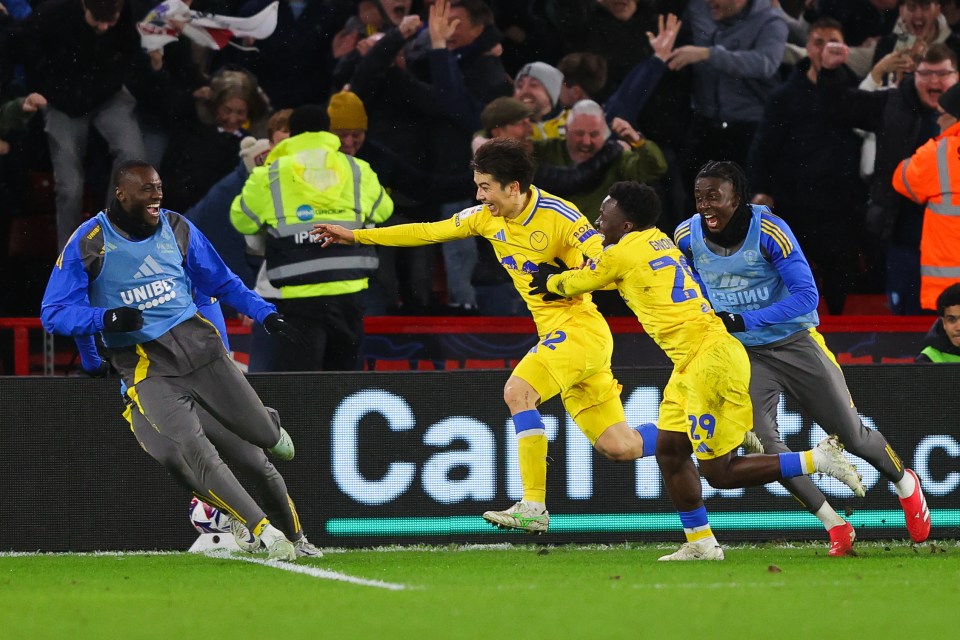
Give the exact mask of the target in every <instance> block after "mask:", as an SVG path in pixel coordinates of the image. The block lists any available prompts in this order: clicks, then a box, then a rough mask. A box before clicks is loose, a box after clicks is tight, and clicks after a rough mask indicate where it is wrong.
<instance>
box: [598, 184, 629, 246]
mask: <svg viewBox="0 0 960 640" xmlns="http://www.w3.org/2000/svg"><path fill="white" fill-rule="evenodd" d="M593 226H595V227H596V228H597V231H598V232H599V233H600V235H601V236H603V246H605V247H608V246H610V245H612V244H617V243H618V242H620V239H621V238H622V237H623V236H624V235H626V234H628V233H630V232H631V231H633V223H632V222H630V221H629V220H627V217H626V216H625V215H624V214H623V211H621V210H620V207H619V205H618V204H617V201H616V200H615V199H613V198H611V197H610V196H607V197H606V198H604V199H603V202H602V203H601V204H600V217H599V218H597V219H596V221H595V222H594V223H593Z"/></svg>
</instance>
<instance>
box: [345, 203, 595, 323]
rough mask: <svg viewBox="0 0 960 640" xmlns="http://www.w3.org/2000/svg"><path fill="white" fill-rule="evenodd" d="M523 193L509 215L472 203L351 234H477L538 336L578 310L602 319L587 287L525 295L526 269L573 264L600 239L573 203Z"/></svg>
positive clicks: (412, 241) (409, 238)
mask: <svg viewBox="0 0 960 640" xmlns="http://www.w3.org/2000/svg"><path fill="white" fill-rule="evenodd" d="M529 193H530V201H529V203H528V204H527V206H526V207H525V208H524V210H523V211H521V212H520V215H519V216H517V217H516V218H513V219H509V220H508V219H506V218H503V217H497V216H494V215H492V214H491V213H490V210H489V209H488V208H487V207H486V205H478V206H475V207H470V208H469V209H464V210H463V211H461V212H459V213H457V214H456V215H454V216H452V217H451V218H448V219H446V220H440V221H439V222H422V223H417V224H401V225H396V226H393V227H382V228H380V229H361V230H357V231H354V236H355V238H356V241H357V242H359V243H361V244H378V245H387V246H394V247H413V246H419V245H423V244H431V243H435V242H446V241H448V240H457V239H461V238H469V237H470V236H481V237H483V238H485V239H486V240H488V241H489V242H490V244H491V245H493V250H494V253H496V255H497V259H498V260H499V261H500V264H501V265H502V266H503V268H504V269H506V270H507V273H509V274H510V278H511V279H512V280H513V285H514V287H516V289H517V291H518V292H519V293H520V295H521V297H522V298H523V300H524V302H526V304H527V308H528V309H530V313H531V314H532V315H533V321H534V322H535V323H536V325H537V333H538V334H539V335H540V336H544V335H546V334H547V333H548V332H550V331H551V330H552V329H554V328H555V327H557V326H559V325H561V324H563V323H564V322H566V321H567V320H568V319H570V318H571V317H574V316H577V315H579V314H584V313H586V314H591V315H594V316H596V318H598V319H600V320H601V321H602V320H603V317H602V316H601V315H600V312H599V311H597V306H596V305H595V304H594V303H593V301H592V300H591V299H590V294H589V293H583V294H581V295H575V296H572V297H569V298H564V299H561V300H554V301H550V302H546V301H544V299H543V297H542V296H539V295H535V296H531V295H530V279H531V274H532V273H533V272H534V271H536V270H537V265H538V264H539V263H541V262H554V261H555V260H556V259H557V258H560V259H561V260H563V262H564V263H566V264H567V265H568V266H570V267H575V266H579V265H580V264H581V263H582V262H583V259H584V256H586V257H588V258H599V257H600V255H601V254H602V253H603V245H602V242H601V240H600V236H599V234H597V232H596V230H595V229H594V228H593V225H591V224H590V222H589V221H587V219H586V217H584V215H583V214H582V213H580V211H579V210H578V209H577V207H576V205H574V204H572V203H570V202H567V201H566V200H563V199H561V198H558V197H556V196H553V195H551V194H549V193H547V192H546V191H541V190H540V189H538V188H537V187H530V192H529Z"/></svg>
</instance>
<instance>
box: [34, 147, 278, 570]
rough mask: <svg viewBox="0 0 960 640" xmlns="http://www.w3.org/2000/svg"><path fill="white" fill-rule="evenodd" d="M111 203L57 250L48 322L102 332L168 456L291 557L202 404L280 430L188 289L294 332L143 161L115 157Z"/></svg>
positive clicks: (273, 432)
mask: <svg viewBox="0 0 960 640" xmlns="http://www.w3.org/2000/svg"><path fill="white" fill-rule="evenodd" d="M114 187H115V190H114V197H113V199H112V202H111V203H110V206H109V207H108V208H107V209H105V210H104V211H101V212H100V213H99V214H97V215H96V216H94V217H93V218H91V219H90V220H88V221H86V222H84V223H83V224H82V225H80V227H79V228H78V229H77V230H76V231H75V232H74V233H73V235H72V236H71V237H70V240H69V241H68V242H67V245H66V246H65V247H64V249H63V252H62V253H61V254H60V257H59V258H58V259H57V261H56V265H55V266H54V268H53V272H52V273H51V275H50V280H49V282H48V283H47V290H46V292H45V293H44V297H43V304H42V307H41V320H42V322H43V326H44V328H45V329H46V330H47V331H49V332H51V333H58V334H62V335H69V336H74V337H79V336H89V335H92V334H97V333H99V334H101V336H102V339H103V343H104V347H105V349H104V356H105V358H106V359H107V360H108V361H109V362H110V364H111V365H112V366H113V368H114V369H115V370H116V371H117V372H119V374H120V376H121V377H122V379H123V383H124V385H125V387H126V395H127V398H128V399H129V401H130V402H131V403H132V404H134V405H136V407H137V410H138V412H139V413H141V414H142V415H143V417H144V418H145V419H146V421H147V422H148V423H149V424H150V425H152V427H153V429H155V430H156V431H157V433H158V434H159V435H161V436H163V437H164V438H166V442H167V443H169V444H170V445H171V446H172V447H173V448H174V449H175V450H176V451H177V452H178V453H179V457H177V456H169V457H170V458H171V459H172V460H174V462H171V464H170V465H168V466H167V468H168V469H170V470H171V471H172V472H173V473H175V474H177V475H178V476H179V478H180V479H181V481H183V482H185V483H187V484H188V485H189V486H190V488H191V490H192V491H193V493H194V494H195V495H196V496H197V497H198V498H200V499H202V500H203V501H204V502H207V503H208V504H211V505H214V506H216V507H217V508H219V509H220V510H222V511H224V512H226V513H228V514H229V515H230V516H231V517H233V518H235V519H236V520H238V521H239V522H240V523H241V524H243V525H245V526H246V527H247V528H248V529H249V531H250V532H251V533H252V534H253V535H254V536H256V538H257V539H259V540H261V541H262V542H263V544H264V545H265V546H266V547H267V550H268V552H269V554H270V557H271V558H277V559H286V560H295V559H296V557H297V553H296V549H295V547H294V545H293V544H292V543H291V542H290V541H289V540H287V538H286V537H285V536H284V534H283V533H282V532H281V531H280V530H278V529H277V528H276V527H274V526H273V525H272V524H270V521H269V519H268V518H267V516H266V514H265V513H264V511H263V509H261V508H260V507H259V506H258V505H257V503H256V502H255V501H254V500H253V498H251V497H250V495H249V494H248V493H247V492H246V490H245V489H244V488H243V487H242V486H241V485H240V483H239V482H238V481H237V479H236V477H235V476H234V475H233V473H232V472H231V471H230V469H229V468H228V467H227V466H226V465H225V464H224V463H223V461H222V460H221V459H220V456H219V455H218V453H217V451H216V449H215V448H214V446H213V445H212V444H211V443H210V441H209V439H207V437H206V436H205V435H204V431H203V428H202V426H201V424H200V419H199V417H198V415H197V411H196V410H195V408H194V407H195V406H196V405H200V406H202V407H203V408H204V409H206V410H207V411H208V412H209V413H210V414H211V415H212V416H213V417H215V418H216V419H217V420H218V421H219V422H220V423H221V424H223V425H224V426H225V427H226V428H227V429H229V430H230V431H232V432H233V433H234V434H236V435H237V436H238V437H240V438H242V439H243V440H246V441H247V442H250V443H251V444H253V445H255V446H257V447H260V448H263V449H267V450H269V451H270V452H271V453H273V454H274V455H275V456H276V457H278V458H280V459H282V460H289V459H291V458H292V457H293V454H294V448H293V443H292V441H291V440H290V436H289V435H288V434H287V432H286V431H285V430H284V429H283V428H282V427H280V426H279V425H278V424H277V423H276V422H274V420H273V419H272V418H271V417H270V414H269V413H268V412H267V410H266V408H265V407H264V406H263V403H262V402H261V401H260V399H259V398H258V397H257V394H256V392H255V391H254V390H253V388H252V387H251V386H250V383H248V382H247V380H246V378H244V377H243V374H242V373H240V370H239V369H238V368H237V366H236V365H235V364H234V362H233V361H232V360H231V359H230V358H229V356H228V355H227V352H226V350H225V349H224V346H223V342H222V341H221V338H220V335H219V333H218V331H217V329H216V328H215V327H214V325H213V324H212V323H211V322H210V321H209V320H208V319H207V318H205V317H204V316H202V315H201V314H200V313H198V311H197V305H196V304H195V302H194V300H193V289H194V287H196V288H197V289H199V290H201V291H204V292H206V293H209V294H210V295H212V296H216V297H217V298H219V299H222V300H224V301H225V302H227V303H228V304H229V305H230V306H232V307H234V308H235V309H237V310H239V311H240V312H242V313H244V314H245V315H248V316H250V317H251V318H254V319H255V320H256V321H258V322H261V323H263V325H264V327H265V328H266V329H267V330H268V331H270V332H272V333H277V334H279V335H281V336H284V337H288V338H291V339H296V338H297V334H296V332H295V331H292V330H291V328H290V326H289V325H288V323H287V321H286V320H285V319H284V318H283V317H282V316H280V315H279V314H278V313H277V312H276V308H275V307H274V306H273V305H272V304H270V303H268V302H266V301H265V300H264V299H263V298H261V297H260V296H258V295H257V294H255V293H254V292H252V291H250V290H249V289H247V287H245V286H244V285H243V283H242V282H241V281H240V279H239V278H238V277H237V276H236V275H234V274H233V273H232V272H231V271H230V270H229V269H227V267H226V265H224V264H223V260H221V259H220V256H219V255H217V253H216V251H215V250H214V249H213V247H212V246H211V245H210V243H209V241H208V240H207V239H206V238H205V237H204V236H203V234H201V233H200V232H199V231H198V230H197V229H196V227H194V226H193V224H192V223H191V222H189V221H188V220H187V219H186V218H184V217H183V216H181V215H180V214H178V213H175V212H173V211H168V210H166V209H162V208H161V207H160V205H161V202H162V200H163V185H162V183H161V181H160V177H159V176H158V175H157V172H156V171H155V170H154V168H153V167H152V166H150V165H149V164H148V163H146V162H143V161H139V160H134V161H129V162H125V163H123V164H121V165H120V166H119V167H118V168H117V170H116V172H115V174H114Z"/></svg>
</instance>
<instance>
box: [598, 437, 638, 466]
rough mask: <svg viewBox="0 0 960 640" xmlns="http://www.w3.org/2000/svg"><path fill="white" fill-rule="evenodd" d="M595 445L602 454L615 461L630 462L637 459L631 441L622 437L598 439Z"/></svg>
mask: <svg viewBox="0 0 960 640" xmlns="http://www.w3.org/2000/svg"><path fill="white" fill-rule="evenodd" d="M595 447H596V449H597V451H599V452H600V454H601V455H603V456H604V457H605V458H607V459H608V460H613V461H614V462H629V461H632V460H635V459H636V456H635V455H634V454H633V448H632V447H631V446H630V443H629V442H624V441H623V440H620V439H612V440H597V444H596V445H595Z"/></svg>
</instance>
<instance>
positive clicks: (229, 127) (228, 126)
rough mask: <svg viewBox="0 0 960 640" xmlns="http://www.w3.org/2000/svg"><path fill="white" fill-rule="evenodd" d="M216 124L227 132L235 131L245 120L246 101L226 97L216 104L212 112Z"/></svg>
mask: <svg viewBox="0 0 960 640" xmlns="http://www.w3.org/2000/svg"><path fill="white" fill-rule="evenodd" d="M214 119H215V120H216V122H217V126H218V127H220V128H221V129H223V130H224V131H226V132H227V133H236V132H237V131H239V130H240V128H241V127H243V123H244V122H246V121H247V101H246V100H244V99H243V98H228V99H226V100H224V101H223V102H221V103H220V104H219V105H217V109H216V111H215V112H214Z"/></svg>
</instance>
